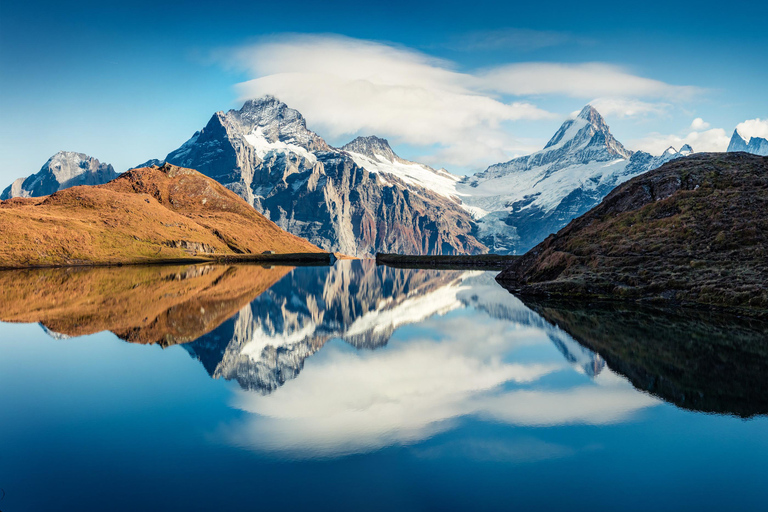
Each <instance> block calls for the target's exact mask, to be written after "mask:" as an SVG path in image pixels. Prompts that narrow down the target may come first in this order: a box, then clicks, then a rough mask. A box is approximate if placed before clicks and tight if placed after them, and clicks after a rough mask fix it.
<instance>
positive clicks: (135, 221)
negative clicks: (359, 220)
mask: <svg viewBox="0 0 768 512" xmlns="http://www.w3.org/2000/svg"><path fill="white" fill-rule="evenodd" d="M0 232H2V233H3V235H4V241H3V244H2V246H0V267H25V266H35V265H63V264H66V265H73V264H96V263H98V264H104V263H109V264H115V263H139V262H150V261H155V260H163V259H174V258H186V259H189V257H190V255H195V254H197V253H200V252H202V253H216V254H253V253H261V252H263V251H265V250H270V251H274V252H277V253H295V252H320V249H318V248H317V247H315V246H313V245H312V244H310V243H309V242H307V241H306V240H302V239H300V238H298V237H296V236H294V235H291V234H290V233H286V232H285V231H283V230H281V229H280V228H279V227H277V226H276V225H275V224H274V223H273V222H270V221H269V220H268V219H266V218H264V216H263V215H261V214H259V213H258V212H256V211H255V210H254V209H253V208H251V207H250V206H249V205H248V204H247V203H246V202H245V201H243V200H242V199H241V198H240V197H238V196H237V195H236V194H234V193H233V192H231V191H230V190H228V189H226V188H224V187H223V186H222V185H220V184H219V183H217V182H216V181H214V180H212V179H210V178H207V177H206V176H203V175H202V174H200V173H199V172H197V171H194V170H192V169H184V168H181V167H176V166H174V165H171V164H165V165H163V166H162V167H148V168H143V169H134V170H131V171H128V172H126V173H123V174H121V175H120V176H119V177H117V178H116V179H114V180H112V181H111V182H109V183H106V184H104V185H96V186H89V187H73V188H68V189H65V190H61V191H58V192H55V193H53V194H52V195H50V196H47V197H41V198H14V199H9V200H7V201H3V202H2V203H0Z"/></svg>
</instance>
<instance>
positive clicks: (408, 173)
mask: <svg viewBox="0 0 768 512" xmlns="http://www.w3.org/2000/svg"><path fill="white" fill-rule="evenodd" d="M346 147H347V148H348V149H349V152H348V151H347V150H344V149H341V150H340V149H334V148H332V147H330V146H329V145H328V144H327V143H326V142H325V141H324V140H323V139H322V138H321V137H320V136H318V135H317V134H316V133H314V132H312V131H311V130H309V129H308V128H307V124H306V121H305V120H304V117H303V116H302V115H301V114H300V113H299V112H298V111H296V110H294V109H291V108H289V107H288V106H287V105H286V104H285V103H282V102H281V101H279V100H278V99H276V98H274V97H271V96H266V97H264V98H260V99H257V100H249V101H247V102H245V104H244V105H243V107H242V108H241V109H240V110H230V111H229V112H226V113H225V112H217V113H215V114H214V115H213V117H211V119H210V121H209V122H208V124H207V125H206V126H205V128H203V129H202V130H200V131H199V132H196V133H195V134H194V135H193V136H192V137H191V138H190V139H189V140H188V141H187V142H185V143H184V144H183V145H182V146H181V147H180V148H179V149H177V150H175V151H172V152H171V153H170V154H168V156H167V157H166V158H165V161H167V162H169V163H172V164H174V165H179V166H183V167H189V168H194V169H197V170H198V171H200V172H201V173H203V174H205V175H206V176H209V177H211V178H213V179H215V180H216V181H218V182H220V183H222V184H224V185H225V186H226V187H227V188H229V189H230V190H232V191H234V192H235V193H237V194H239V195H240V196H241V197H242V198H243V199H245V200H246V201H247V202H248V203H250V204H252V205H253V206H254V207H255V208H256V210H258V211H259V212H261V213H263V214H264V215H265V216H266V217H267V218H269V219H270V220H272V221H274V222H275V223H276V224H277V225H278V226H280V227H281V228H283V229H285V230H287V231H289V232H291V233H293V234H295V235H297V236H300V237H302V238H305V239H307V240H309V241H310V242H312V243H313V244H316V245H317V246H319V247H321V248H323V249H324V250H328V251H339V252H343V253H346V254H350V255H355V256H369V255H373V254H374V253H376V252H398V253H406V254H456V253H460V254H466V253H481V252H485V251H486V250H487V248H486V247H485V246H483V245H482V244H480V243H479V242H478V241H477V240H476V239H475V238H474V236H473V234H472V232H473V229H474V223H473V221H472V218H471V216H470V215H469V213H468V212H467V211H465V210H464V209H463V208H462V207H461V206H460V205H459V204H458V202H457V201H456V200H455V199H454V198H453V197H452V196H451V195H446V194H444V193H443V192H445V191H444V190H443V189H442V188H441V187H440V186H435V187H434V188H433V187H432V186H433V185H435V184H444V183H449V182H451V181H456V178H455V177H452V176H451V175H450V174H449V173H447V172H446V171H435V170H433V169H430V168H428V167H426V166H421V165H419V164H414V163H413V162H407V161H405V160H402V159H400V158H399V157H397V155H395V154H394V152H392V150H391V148H389V145H388V144H386V141H382V139H375V138H367V139H362V140H361V139H358V140H356V141H353V142H352V143H350V144H349V145H347V146H346ZM363 163H364V164H365V165H363V166H361V164H363Z"/></svg>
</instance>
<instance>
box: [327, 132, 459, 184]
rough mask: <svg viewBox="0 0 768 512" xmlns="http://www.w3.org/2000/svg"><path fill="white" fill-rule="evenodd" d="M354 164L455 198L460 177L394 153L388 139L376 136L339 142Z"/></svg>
mask: <svg viewBox="0 0 768 512" xmlns="http://www.w3.org/2000/svg"><path fill="white" fill-rule="evenodd" d="M341 149H342V150H343V151H346V152H347V153H349V155H350V156H351V157H352V159H353V160H354V161H355V163H356V164H357V165H359V166H360V167H363V168H365V169H367V170H369V171H373V172H378V173H381V174H382V175H385V174H392V175H394V176H397V177H398V178H400V179H401V180H403V181H404V182H405V183H407V184H408V185H409V186H411V187H412V188H414V190H416V191H418V190H420V189H426V190H430V191H432V192H435V193H437V194H439V195H441V196H444V197H447V198H454V199H457V196H458V194H457V192H456V185H457V183H458V182H459V181H460V179H461V178H460V177H459V176H456V175H455V174H451V173H450V172H448V171H446V170H445V169H440V170H435V169H433V168H431V167H429V166H428V165H424V164H420V163H417V162H410V161H408V160H404V159H402V158H400V157H399V156H397V155H396V154H395V152H394V151H392V148H391V147H390V146H389V142H387V140H386V139H381V138H379V137H375V136H371V137H358V138H356V139H355V140H353V141H352V142H350V143H348V144H346V145H344V146H342V148H341Z"/></svg>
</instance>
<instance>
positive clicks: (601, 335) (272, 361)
mask: <svg viewBox="0 0 768 512" xmlns="http://www.w3.org/2000/svg"><path fill="white" fill-rule="evenodd" d="M0 286H1V288H0V320H2V321H7V322H39V323H40V324H41V325H42V326H43V327H44V328H45V329H46V331H47V332H48V333H49V334H51V335H52V336H55V337H66V336H80V335H84V334H90V333H94V332H98V331H103V330H109V331H112V332H113V333H115V334H116V335H117V336H118V337H120V338H122V339H124V340H126V341H130V342H136V343H157V344H160V345H162V346H164V347H167V346H170V345H175V344H181V346H182V347H183V348H184V349H185V350H186V351H187V352H188V353H189V354H190V355H191V356H192V357H193V358H195V359H197V360H199V361H200V362H201V363H202V365H203V366H204V367H205V369H206V370H207V372H208V373H209V374H210V375H211V376H212V377H214V378H223V379H227V380H233V381H237V383H238V384H239V387H240V389H239V390H236V391H235V396H234V402H233V405H234V406H235V407H236V408H238V409H240V410H241V411H243V412H244V414H243V416H242V418H241V419H240V420H239V421H237V422H234V423H232V422H230V423H229V424H227V425H224V426H222V427H221V430H220V432H219V433H218V434H219V435H220V436H221V437H223V438H224V439H226V440H227V441H228V442H229V443H233V444H236V445H240V446H247V447H250V448H253V449H256V450H259V451H269V452H282V453H290V454H291V455H292V456H294V457H299V458H301V457H317V456H320V457H327V456H338V455H341V454H347V453H360V452H367V451H371V450H375V449H378V448H380V447H384V446H388V445H392V444H409V443H413V442H416V441H419V440H423V439H426V438H428V437H430V436H433V435H435V434H436V433H438V432H442V431H446V430H447V429H450V428H451V427H452V425H454V424H455V423H456V422H457V421H459V419H460V418H464V417H474V418H478V419H481V420H487V421H492V422H496V423H503V424H509V425H531V426H535V425H564V424H608V423H616V422H621V421H625V420H627V419H628V418H630V417H631V416H632V415H633V414H634V413H636V412H637V411H639V410H642V409H645V408H648V407H653V406H655V405H657V404H658V403H660V402H659V399H658V398H661V399H663V400H666V401H670V402H672V403H674V404H676V405H679V406H682V407H686V408H692V409H695V410H703V411H713V412H721V413H733V414H738V415H742V416H750V415H754V414H765V413H766V412H768V407H766V398H765V397H766V393H764V391H765V389H766V386H765V379H766V377H765V376H766V375H768V372H766V370H768V347H766V344H765V339H766V333H767V332H768V331H767V330H766V328H765V325H763V324H757V323H756V324H751V325H746V324H743V323H742V322H741V321H740V320H739V319H736V320H734V319H721V318H718V319H713V318H712V317H711V315H698V316H697V315H694V314H692V313H691V314H688V313H686V314H685V315H683V316H680V315H679V314H673V313H670V312H654V311H650V310H642V311H640V310H636V309H631V308H626V307H624V308H622V307H618V308H617V307H612V308H607V309H606V308H598V307H595V306H594V305H587V306H573V305H563V304H543V303H535V304H533V303H532V304H530V307H528V306H526V305H525V304H523V303H522V302H521V301H520V300H518V299H517V298H516V297H514V296H512V295H510V294H509V293H508V292H507V291H506V290H504V289H503V288H501V287H500V286H498V285H497V283H496V282H495V281H494V274H493V273H490V272H477V271H445V270H418V269H416V270H414V269H394V268H389V267H385V266H376V265H375V263H374V262H373V261H370V260H353V261H340V262H338V263H337V264H336V265H334V266H333V267H301V268H295V269H293V268H290V267H274V268H264V267H259V266H243V265H234V266H226V265H191V266H179V267H159V266H156V267H123V268H101V269H45V270H27V271H13V272H2V273H0ZM576 340H578V342H577V341H576ZM543 344H548V345H549V346H554V347H556V349H557V351H559V353H560V354H561V355H562V357H560V356H558V357H557V358H554V359H553V358H552V357H542V356H537V355H532V354H534V353H536V354H538V352H536V351H532V350H530V348H531V347H537V346H538V347H541V346H542V345H543ZM321 349H322V350H321ZM310 362H311V364H310ZM606 362H607V366H606ZM305 363H306V367H305ZM614 372H616V373H614ZM575 374H578V375H580V378H578V379H575V378H574V377H573V375H575ZM625 377H626V378H625ZM627 379H629V380H627ZM288 383H290V385H288ZM633 386H634V387H633ZM635 387H636V388H638V389H640V390H643V391H648V392H650V393H652V394H648V393H643V392H638V391H637V390H636V389H634V388H635ZM653 395H655V396H653Z"/></svg>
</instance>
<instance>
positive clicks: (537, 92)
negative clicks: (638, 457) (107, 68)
mask: <svg viewBox="0 0 768 512" xmlns="http://www.w3.org/2000/svg"><path fill="white" fill-rule="evenodd" d="M520 34H521V33H517V32H508V33H507V35H506V36H505V37H506V38H507V40H508V42H510V43H511V42H513V41H514V40H516V39H519V38H520V37H522V36H521V35H520ZM529 35H530V34H529ZM497 36H498V37H499V38H501V35H500V34H497ZM536 37H539V38H540V39H539V42H538V43H536V44H545V41H547V40H548V41H549V43H547V44H550V43H551V44H555V41H556V40H557V37H556V35H555V33H545V34H544V35H542V34H538V35H537V36H536ZM547 38H549V39H547ZM502 39H503V38H502ZM478 41H480V39H478ZM478 44H480V43H478ZM483 44H491V39H486V42H485V43H483ZM493 44H496V43H493ZM532 44H533V43H532ZM219 57H220V60H222V59H223V60H225V61H226V62H227V63H229V64H232V65H235V66H237V67H238V68H240V69H244V70H246V72H247V73H250V74H251V75H252V76H253V79H251V80H248V81H246V82H243V83H240V84H238V86H237V89H238V91H239V93H240V96H241V99H245V98H251V97H256V96H261V95H264V94H273V95H275V96H277V97H278V98H280V99H282V100H283V101H285V102H286V103H288V104H289V105H290V106H292V107H294V108H297V109H298V110H299V111H301V112H302V113H303V114H304V115H305V116H306V118H307V120H308V122H309V124H310V127H311V128H313V129H314V130H316V131H318V132H320V133H321V134H322V135H323V136H325V137H327V138H330V139H332V140H333V139H335V140H337V141H339V140H341V139H343V138H351V137H353V136H356V135H360V134H376V135H380V136H385V137H388V138H390V139H391V140H392V141H393V142H394V143H395V144H402V143H405V144H409V145H411V146H416V147H423V148H425V153H427V156H426V159H427V160H429V161H430V162H431V163H445V164H448V165H452V166H461V167H465V168H478V167H480V166H484V165H487V164H491V163H495V162H498V161H503V160H505V159H508V158H509V157H510V156H512V155H516V154H521V153H527V152H530V151H531V149H536V148H531V147H530V145H528V144H524V143H521V142H520V138H519V137H517V136H516V135H515V133H514V132H513V130H511V129H510V125H514V123H516V122H519V121H532V120H541V119H557V118H559V117H560V115H558V114H554V113H552V112H549V111H547V110H545V109H543V108H540V107H539V106H537V105H535V104H534V101H533V100H532V98H537V97H538V98H540V97H542V96H543V95H551V96H566V97H571V98H580V99H583V100H584V101H585V103H586V101H588V100H590V99H594V98H598V101H602V103H603V105H604V106H605V108H607V109H609V110H610V112H611V113H615V114H616V115H619V116H631V115H636V114H638V113H651V112H657V111H660V110H663V108H664V105H663V101H666V100H671V99H675V98H681V97H686V96H690V95H692V94H695V93H696V92H697V89H695V88H693V87H687V86H676V85H670V84H667V83H664V82H661V81H658V80H653V79H649V78H644V77H641V76H637V75H634V74H632V73H631V72H629V71H627V70H625V69H622V68H620V67H617V66H613V65H608V64H603V63H586V64H558V63H522V64H520V63H518V64H509V65H504V66H498V67H494V68H489V69H483V70H475V71H460V70H459V69H458V67H457V66H456V65H455V64H454V63H453V62H450V61H447V60H443V59H437V58H434V57H431V56H429V55H427V54H424V53H422V52H418V51H414V50H412V49H409V48H404V47H400V46H394V45H390V44H384V43H378V42H372V41H365V40H359V39H351V38H347V37H341V36H335V35H296V34H294V35H282V36H277V37H273V38H270V39H264V40H260V41H258V42H256V43H254V44H250V45H246V46H241V47H237V48H234V49H230V50H228V51H226V52H224V53H223V54H222V55H220V56H219ZM600 98H604V99H602V100H600ZM617 98H624V99H623V100H619V99H617ZM639 98H644V99H650V100H653V102H654V103H651V102H647V101H643V100H640V99H639ZM621 102H623V103H621Z"/></svg>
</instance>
